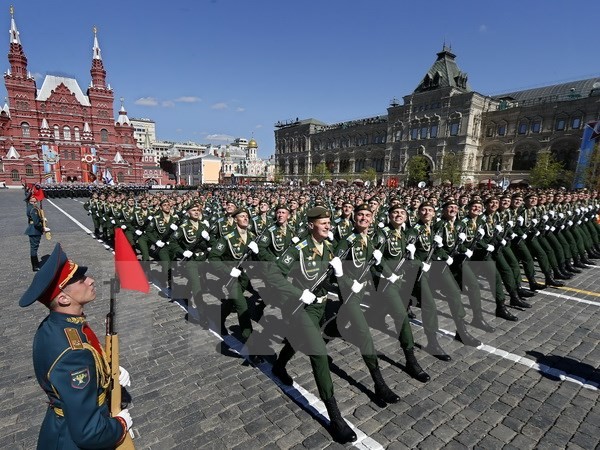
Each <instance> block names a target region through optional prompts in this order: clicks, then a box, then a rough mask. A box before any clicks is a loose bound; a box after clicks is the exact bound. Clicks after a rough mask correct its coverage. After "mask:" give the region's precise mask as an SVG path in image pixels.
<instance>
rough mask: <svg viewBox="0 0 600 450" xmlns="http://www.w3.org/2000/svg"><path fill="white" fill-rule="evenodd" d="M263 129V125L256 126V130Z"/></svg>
mask: <svg viewBox="0 0 600 450" xmlns="http://www.w3.org/2000/svg"><path fill="white" fill-rule="evenodd" d="M262 127H263V126H262V125H256V126H255V127H254V128H256V129H259V128H262Z"/></svg>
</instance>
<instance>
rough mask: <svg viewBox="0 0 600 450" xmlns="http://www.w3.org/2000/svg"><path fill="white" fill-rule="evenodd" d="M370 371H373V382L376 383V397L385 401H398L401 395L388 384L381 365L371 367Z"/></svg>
mask: <svg viewBox="0 0 600 450" xmlns="http://www.w3.org/2000/svg"><path fill="white" fill-rule="evenodd" d="M369 372H371V378H373V383H375V397H377V398H378V399H379V400H381V401H382V402H385V403H398V402H399V401H400V397H399V396H398V395H396V394H394V392H393V391H392V390H391V389H390V388H389V387H388V385H387V384H385V381H384V380H383V377H382V376H381V371H380V370H379V367H375V368H374V369H369Z"/></svg>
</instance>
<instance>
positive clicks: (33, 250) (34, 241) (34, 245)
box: [29, 235, 42, 256]
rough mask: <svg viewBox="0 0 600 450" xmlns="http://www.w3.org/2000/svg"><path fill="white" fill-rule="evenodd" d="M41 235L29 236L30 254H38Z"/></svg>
mask: <svg viewBox="0 0 600 450" xmlns="http://www.w3.org/2000/svg"><path fill="white" fill-rule="evenodd" d="M41 240H42V236H41V235H34V236H29V256H37V255H38V250H39V248H40V242H41Z"/></svg>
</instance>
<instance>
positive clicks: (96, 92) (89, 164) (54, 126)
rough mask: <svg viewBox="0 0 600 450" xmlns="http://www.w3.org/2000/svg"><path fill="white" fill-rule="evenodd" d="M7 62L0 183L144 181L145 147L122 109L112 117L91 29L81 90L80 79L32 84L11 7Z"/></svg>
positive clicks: (0, 135) (0, 125)
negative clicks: (88, 60) (90, 49)
mask: <svg viewBox="0 0 600 450" xmlns="http://www.w3.org/2000/svg"><path fill="white" fill-rule="evenodd" d="M8 61H9V63H10V70H9V71H7V72H6V73H5V75H4V82H5V85H6V91H7V93H8V101H7V103H6V104H5V105H4V107H3V108H2V109H1V110H0V158H1V161H0V181H4V182H5V183H6V184H7V185H20V184H21V182H22V181H25V182H27V183H34V182H48V183H52V182H68V181H80V182H91V181H94V180H96V179H98V180H99V181H100V180H102V179H103V177H104V176H105V175H110V176H111V177H112V178H113V180H114V181H115V182H124V183H142V182H145V181H146V180H145V178H144V166H143V165H142V149H141V148H138V147H137V144H136V141H135V139H134V134H133V133H134V130H133V127H132V126H131V124H130V122H129V118H128V117H127V113H126V111H125V108H124V107H123V105H121V110H120V111H119V115H118V117H117V120H115V117H114V109H113V102H114V93H113V90H112V89H111V87H110V84H107V83H106V70H105V68H104V65H103V63H102V57H101V54H100V46H99V45H98V37H97V35H96V30H95V29H94V46H93V54H92V61H91V70H90V74H91V82H90V84H89V87H88V89H87V91H86V92H85V93H84V92H83V91H82V90H81V88H80V87H79V84H78V83H77V80H75V79H73V78H67V77H64V76H54V75H46V77H45V78H44V81H43V83H42V86H41V87H40V88H38V87H37V86H36V81H35V79H34V78H33V77H32V76H31V74H30V73H29V71H28V69H27V57H26V56H25V52H24V49H23V46H22V45H21V39H20V36H19V31H18V29H17V25H16V22H15V19H14V11H13V9H12V7H11V24H10V48H9V52H8ZM146 166H147V163H146ZM157 170H160V169H159V168H158V167H157ZM155 178H156V177H155Z"/></svg>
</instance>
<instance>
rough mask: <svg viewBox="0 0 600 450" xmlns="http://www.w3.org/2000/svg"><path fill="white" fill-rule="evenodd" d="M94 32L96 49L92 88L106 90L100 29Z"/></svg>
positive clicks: (93, 58) (95, 29)
mask: <svg viewBox="0 0 600 450" xmlns="http://www.w3.org/2000/svg"><path fill="white" fill-rule="evenodd" d="M93 30H94V47H93V55H92V69H91V70H90V74H91V75H92V84H91V85H90V88H92V87H93V88H96V89H105V87H106V70H104V64H102V56H100V45H98V29H97V28H96V27H94V28H93Z"/></svg>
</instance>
